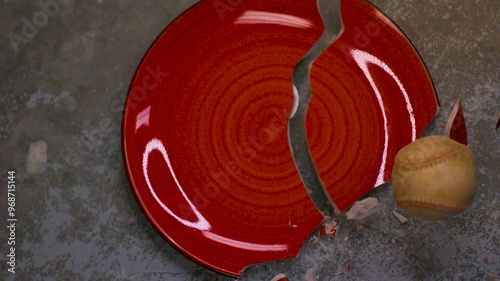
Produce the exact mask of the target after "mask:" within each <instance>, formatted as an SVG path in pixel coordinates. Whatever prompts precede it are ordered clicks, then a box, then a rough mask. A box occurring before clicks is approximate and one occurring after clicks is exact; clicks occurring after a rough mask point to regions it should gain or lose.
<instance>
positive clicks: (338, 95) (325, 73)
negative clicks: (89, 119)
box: [123, 0, 437, 276]
mask: <svg viewBox="0 0 500 281" xmlns="http://www.w3.org/2000/svg"><path fill="white" fill-rule="evenodd" d="M316 7H317V6H316V3H315V1H314V0H301V1H297V0H277V1H264V0H255V1H224V0H217V1H202V2H200V3H198V4H197V5H195V6H194V7H193V8H191V9H190V10H188V11H187V12H185V13H184V14H183V15H181V16H180V17H179V18H177V19H176V20H175V21H174V22H173V23H172V24H170V25H169V27H168V28H167V29H166V30H165V31H164V32H163V33H162V34H161V35H160V37H159V38H158V39H157V40H156V42H155V43H154V44H153V46H152V47H151V49H150V50H149V51H148V53H147V54H146V56H145V57H144V59H143V60H142V62H141V64H140V66H139V68H138V70H137V72H136V74H135V77H134V79H133V82H132V85H131V87H130V91H129V96H128V98H127V103H126V108H125V113H124V121H123V146H124V153H125V161H126V166H127V171H128V175H129V179H130V181H131V183H132V188H133V190H134V193H135V195H136V197H137V199H138V201H139V204H140V205H141V207H142V208H143V210H144V212H145V213H146V215H147V217H148V218H149V219H150V221H151V222H152V224H153V225H154V226H155V227H156V229H157V230H158V231H159V232H160V234H161V235H162V236H163V237H165V238H166V239H167V240H168V241H169V242H170V243H171V244H172V245H174V246H175V247H176V248H178V249H179V250H180V251H181V252H183V253H184V254H186V255H187V256H189V257H190V258H192V259H193V260H195V261H197V262H199V263H200V264H202V265H205V266H207V267H209V268H211V269H213V270H216V271H219V272H222V273H225V274H228V275H232V276H239V275H241V273H242V271H243V269H244V268H245V267H246V266H248V265H251V264H256V263H262V262H266V261H271V260H277V259H285V258H292V257H295V256H296V255H297V253H298V251H299V249H300V248H301V247H302V245H303V243H304V241H305V240H306V239H307V237H308V236H309V235H310V234H311V233H312V232H313V231H314V229H315V228H316V227H318V226H319V224H320V223H321V221H322V220H323V216H322V214H320V213H319V211H318V210H317V209H316V208H315V206H314V204H313V203H312V202H311V200H310V198H309V196H308V194H307V192H306V189H305V188H304V186H303V185H302V182H301V180H300V178H299V175H298V173H297V170H296V168H295V165H294V162H293V160H292V156H291V153H290V148H289V145H288V138H287V124H288V117H289V114H290V111H291V109H292V103H293V93H292V83H291V77H292V72H293V68H294V66H295V64H296V63H297V61H298V60H299V59H300V58H301V57H302V56H303V55H304V54H305V52H307V51H308V50H309V48H310V47H311V46H312V45H313V44H314V43H315V42H316V40H317V39H318V38H319V37H320V35H321V32H322V30H323V23H322V21H321V18H320V15H319V13H318V11H317V8H316ZM342 15H343V20H344V23H345V31H344V33H343V35H342V36H341V38H340V39H339V41H337V42H336V43H335V44H334V45H333V46H332V47H331V48H329V49H328V51H327V52H326V53H325V54H323V55H322V56H321V57H320V58H318V60H317V61H316V63H315V65H314V66H313V68H312V77H311V80H312V90H313V97H312V101H311V106H310V109H309V112H308V116H307V134H308V140H309V144H310V146H311V150H312V154H313V157H314V159H315V161H316V165H317V167H318V170H319V172H320V174H321V176H322V179H323V181H324V183H325V186H326V188H327V189H328V192H329V193H330V195H331V196H332V198H333V200H334V201H335V203H336V204H337V205H338V207H339V208H340V209H345V208H346V207H348V206H349V205H350V204H351V203H353V202H354V201H355V200H356V199H358V198H359V197H360V196H361V195H363V194H364V193H366V192H367V191H368V190H370V189H371V188H373V187H374V186H376V185H378V184H381V183H383V182H385V181H387V180H389V175H390V174H391V170H392V161H393V158H394V155H395V154H396V152H397V151H398V150H399V149H400V148H401V147H403V146H404V145H406V144H408V143H410V142H411V141H413V140H414V139H415V138H417V137H418V136H419V134H420V132H421V131H422V130H423V129H424V128H425V127H426V125H427V124H428V123H429V122H430V120H431V119H432V118H433V117H434V115H435V113H436V109H437V101H436V99H435V95H434V92H433V87H432V84H431V81H430V78H429V76H428V74H427V72H426V70H425V67H424V65H423V64H422V62H421V60H420V59H419V57H418V55H417V53H416V52H415V50H414V49H413V48H412V46H411V44H410V43H409V42H408V40H407V39H406V38H405V37H404V35H403V34H402V33H401V32H400V31H399V30H398V29H397V28H396V27H395V26H394V24H392V23H391V22H390V21H389V20H388V19H387V18H386V17H385V16H384V15H383V14H382V13H380V12H379V11H378V10H377V9H376V8H374V7H373V6H371V5H370V4H368V3H367V2H365V1H361V0H350V1H343V2H342Z"/></svg>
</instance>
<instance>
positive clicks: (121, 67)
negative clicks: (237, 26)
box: [0, 0, 500, 281]
mask: <svg viewBox="0 0 500 281" xmlns="http://www.w3.org/2000/svg"><path fill="white" fill-rule="evenodd" d="M221 1H225V0H221ZM37 2H38V1H27V0H2V3H1V4H0V7H1V8H0V35H1V40H0V67H1V75H0V85H1V88H0V111H1V112H2V114H1V115H0V168H1V169H0V170H1V173H2V174H1V180H0V182H1V184H2V185H1V188H0V200H1V204H0V206H1V210H0V214H1V218H0V221H1V222H2V223H1V224H2V225H3V224H7V223H6V216H7V213H6V203H7V201H6V193H7V191H6V189H7V188H6V186H7V185H6V180H7V173H6V171H7V170H16V171H17V174H16V175H17V179H16V180H17V188H16V198H17V201H16V204H17V205H16V207H17V208H16V215H17V217H18V222H17V229H16V257H17V260H16V262H17V263H16V274H15V275H14V274H10V273H8V272H7V268H8V266H7V265H6V257H5V256H6V254H7V240H6V237H7V234H8V233H7V231H6V227H5V226H1V227H0V229H1V231H0V232H1V233H2V235H1V238H0V243H1V244H0V250H1V256H0V264H1V266H0V270H1V273H0V280H9V281H10V280H73V281H77V280H78V281H84V280H85V281H86V280H231V278H228V277H224V276H222V275H219V274H217V273H213V272H211V271H209V270H206V269H203V268H202V267H200V266H198V265H196V264H195V263H193V262H192V261H190V260H189V259H188V258H186V257H184V256H183V255H181V254H180V253H178V252H177V251H176V250H174V249H173V248H172V247H171V246H170V245H169V244H168V243H167V242H165V241H164V240H163V239H162V238H161V237H160V236H159V235H158V234H157V233H156V231H155V230H154V229H153V227H152V226H151V225H150V223H149V222H148V220H147V219H146V218H145V216H144V215H143V214H142V212H141V210H140V208H139V206H138V205H137V203H136V201H135V199H134V197H133V195H132V193H131V191H130V189H129V186H128V184H129V183H128V180H127V178H126V175H125V170H124V166H123V160H122V154H121V148H120V145H121V140H120V125H121V123H120V122H121V112H122V106H123V102H124V101H125V95H126V93H127V88H128V85H129V83H130V81H131V79H132V76H133V74H134V71H135V69H136V67H137V65H138V64H139V62H140V60H141V58H142V56H143V55H144V53H145V52H146V50H147V48H148V47H149V45H150V44H151V43H152V42H153V40H154V39H155V38H156V36H157V35H158V34H159V33H160V32H161V31H162V30H163V28H164V27H165V26H166V25H167V24H168V23H169V22H171V21H172V20H173V19H174V18H175V17H176V16H177V15H179V14H180V13H181V12H182V11H184V10H185V9H187V8H188V7H190V6H191V5H193V4H194V3H195V1H193V0H189V1H174V0H151V1H132V0H122V1H111V0H97V1H76V0H69V1H66V2H67V3H66V4H60V5H58V6H59V9H58V11H57V12H54V15H53V16H50V17H48V22H47V24H46V26H43V27H41V28H40V29H39V30H38V31H37V32H36V33H33V34H31V35H30V37H32V38H30V39H28V40H27V42H26V43H23V44H21V45H19V46H18V50H17V52H16V50H15V48H14V47H13V46H12V45H11V44H10V42H9V39H8V37H7V35H8V34H10V33H11V32H12V33H15V34H21V33H22V30H21V29H22V26H23V17H25V18H27V19H30V20H32V18H33V16H34V15H35V14H36V13H37V12H39V11H41V8H40V6H38V4H37ZM61 2H64V1H61ZM372 3H373V4H375V5H376V6H377V7H379V8H380V9H381V10H382V11H383V12H384V13H386V14H387V15H388V16H389V17H390V18H391V19H392V20H394V21H395V22H396V24H398V26H399V27H400V28H401V29H402V30H403V31H404V32H405V33H406V34H407V36H408V37H409V38H410V40H411V41H412V43H413V44H414V46H415V47H416V49H417V50H418V51H419V53H420V54H421V56H422V58H423V60H424V62H425V63H426V65H427V66H428V68H429V71H430V74H431V76H432V78H433V80H434V83H435V87H436V91H437V93H438V96H439V99H440V102H441V106H442V109H441V114H440V115H439V116H438V117H437V119H436V120H435V122H434V123H433V124H432V125H431V127H430V129H429V133H433V134H440V133H441V132H442V130H443V128H444V124H445V121H446V118H447V116H448V114H449V113H450V111H451V108H452V104H453V102H454V101H455V100H456V99H457V98H462V101H463V106H464V112H465V116H466V121H467V126H468V132H469V140H470V148H471V149H472V151H473V153H474V155H475V158H476V160H477V165H478V170H479V182H478V191H477V196H476V198H475V201H474V203H473V205H472V207H471V208H470V209H468V210H467V211H466V212H464V213H463V214H461V215H459V216H457V217H454V218H452V219H450V220H447V221H445V222H440V223H431V222H425V221H422V220H419V219H414V218H410V221H409V222H408V223H406V224H404V225H401V224H400V223H399V222H398V221H397V220H396V219H395V218H394V217H393V216H392V214H391V212H392V210H394V209H395V208H396V206H395V203H394V201H393V197H392V191H391V187H390V185H385V186H383V187H380V188H378V189H376V190H374V191H373V192H371V193H370V194H369V195H370V196H374V197H377V198H379V200H380V201H381V203H382V212H381V213H380V214H379V215H376V216H374V217H372V218H371V219H370V220H368V221H366V222H365V223H364V224H365V226H364V227H363V229H360V230H359V231H355V227H354V226H353V225H350V226H349V225H341V231H347V230H348V229H349V232H348V233H344V234H342V233H341V234H340V235H339V236H337V237H335V238H334V239H321V240H322V241H321V242H322V243H323V244H324V245H325V246H326V247H325V248H324V249H322V247H321V246H320V245H319V244H318V243H316V244H315V243H313V241H309V242H308V243H307V244H306V245H305V247H304V250H303V251H302V252H301V254H300V257H299V258H298V259H295V260H288V261H278V262H274V263H271V264H269V265H257V266H252V267H250V268H249V269H248V270H247V271H245V273H244V276H243V277H242V278H241V280H270V279H271V278H272V277H273V276H274V275H276V274H278V273H280V272H283V273H285V274H287V275H288V276H289V277H290V280H304V277H305V275H306V271H307V270H308V269H309V268H315V270H316V272H317V273H318V277H319V278H318V280H487V279H488V278H489V277H491V276H495V275H500V235H499V225H500V221H499V220H500V219H499V213H500V203H499V189H498V188H499V183H500V181H499V170H498V167H499V166H500V165H499V164H500V161H499V143H500V138H499V132H498V131H495V124H496V121H497V118H498V115H499V114H500V107H499V102H498V100H499V96H500V94H499V88H498V83H499V81H498V80H499V76H498V64H499V58H500V56H499V50H500V49H499V48H498V45H499V43H500V42H499V39H498V38H499V36H500V34H499V30H498V28H499V26H500V23H499V7H500V6H499V5H498V1H494V0H476V1H462V0H447V1H444V0H433V1H431V0H429V1H415V0H413V1H410V0H406V1H399V0H373V1H372ZM214 12H215V11H214ZM42 20H43V19H42ZM38 140H43V141H45V142H47V144H48V149H47V159H48V166H47V169H46V170H45V172H43V173H41V174H35V175H29V174H28V173H27V168H26V157H27V154H28V150H29V146H30V143H31V142H35V141H38ZM401 213H402V214H405V213H404V212H401ZM405 215H407V214H405ZM344 237H346V239H344ZM349 265H350V270H348V267H349ZM495 280H498V279H495Z"/></svg>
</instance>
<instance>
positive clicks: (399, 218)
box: [392, 210, 408, 223]
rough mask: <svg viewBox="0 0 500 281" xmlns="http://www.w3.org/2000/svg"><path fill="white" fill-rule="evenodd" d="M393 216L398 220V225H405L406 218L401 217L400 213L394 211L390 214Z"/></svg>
mask: <svg viewBox="0 0 500 281" xmlns="http://www.w3.org/2000/svg"><path fill="white" fill-rule="evenodd" d="M392 213H393V214H394V216H395V217H396V218H397V219H398V220H399V222H400V223H405V222H407V221H408V219H407V218H405V217H404V216H403V215H401V214H400V213H398V212H396V210H394V211H393V212H392Z"/></svg>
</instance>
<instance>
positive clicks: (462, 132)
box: [444, 100, 467, 145]
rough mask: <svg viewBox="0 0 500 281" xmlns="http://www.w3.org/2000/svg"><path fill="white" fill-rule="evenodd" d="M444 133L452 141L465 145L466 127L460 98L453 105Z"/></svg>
mask: <svg viewBox="0 0 500 281" xmlns="http://www.w3.org/2000/svg"><path fill="white" fill-rule="evenodd" d="M444 134H445V135H446V136H448V137H449V138H450V139H452V140H454V141H457V142H459V143H461V144H464V145H467V128H466V127H465V117H464V112H463V110H462V103H461V101H460V100H458V101H457V102H456V103H455V105H454V106H453V110H452V111H451V114H450V118H449V119H448V122H447V123H446V127H445V128H444Z"/></svg>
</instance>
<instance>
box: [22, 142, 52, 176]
mask: <svg viewBox="0 0 500 281" xmlns="http://www.w3.org/2000/svg"><path fill="white" fill-rule="evenodd" d="M26 167H27V168H28V173H29V174H40V173H43V172H45V169H46V168H47V143H46V142H44V141H37V142H33V143H31V144H30V150H29V152H28V158H27V160H26Z"/></svg>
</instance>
